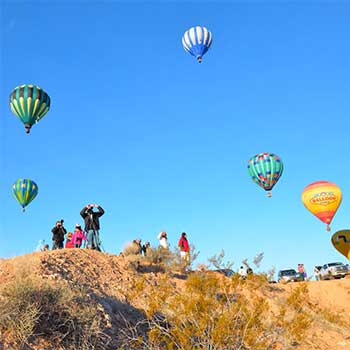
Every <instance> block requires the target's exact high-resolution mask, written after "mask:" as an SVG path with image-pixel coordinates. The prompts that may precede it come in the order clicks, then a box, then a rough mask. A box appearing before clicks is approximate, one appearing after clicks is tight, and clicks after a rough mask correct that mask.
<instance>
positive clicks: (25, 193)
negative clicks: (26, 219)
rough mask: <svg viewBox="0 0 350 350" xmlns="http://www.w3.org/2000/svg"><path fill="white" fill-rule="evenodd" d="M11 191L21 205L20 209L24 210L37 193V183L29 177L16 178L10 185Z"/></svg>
mask: <svg viewBox="0 0 350 350" xmlns="http://www.w3.org/2000/svg"><path fill="white" fill-rule="evenodd" d="M12 192H13V195H14V197H15V198H16V199H17V201H18V203H19V204H20V205H21V206H22V208H23V209H22V210H23V211H25V207H26V206H27V205H28V204H29V203H30V202H31V201H32V200H33V199H34V198H35V197H36V195H37V194H38V185H37V184H36V183H35V182H34V181H32V180H29V179H18V180H17V181H16V182H15V183H14V184H13V185H12Z"/></svg>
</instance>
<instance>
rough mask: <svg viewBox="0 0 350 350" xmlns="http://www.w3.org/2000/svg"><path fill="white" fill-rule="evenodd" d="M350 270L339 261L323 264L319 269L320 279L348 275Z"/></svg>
mask: <svg viewBox="0 0 350 350" xmlns="http://www.w3.org/2000/svg"><path fill="white" fill-rule="evenodd" d="M349 274H350V271H349V269H348V268H347V266H346V265H344V264H343V263H341V262H334V263H328V264H324V265H323V266H322V268H321V270H320V280H330V279H333V278H343V277H345V276H346V275H349Z"/></svg>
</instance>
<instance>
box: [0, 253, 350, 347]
mask: <svg viewBox="0 0 350 350" xmlns="http://www.w3.org/2000/svg"><path fill="white" fill-rule="evenodd" d="M141 273H143V274H144V276H145V278H146V280H147V283H148V284H149V285H150V286H151V287H152V286H156V285H157V280H158V279H159V278H160V276H161V273H160V272H152V270H149V271H143V272H141ZM139 274H140V273H138V272H136V271H132V270H130V269H128V262H127V261H126V260H125V258H123V257H120V256H115V255H110V254H106V253H100V252H96V251H88V250H85V249H63V250H56V251H48V252H38V253H31V254H27V255H24V256H19V257H15V258H11V259H5V260H1V261H0V285H4V284H6V283H7V282H9V281H11V280H13V279H15V278H18V277H19V276H28V275H33V276H39V277H40V278H43V279H47V280H49V281H50V280H59V279H63V280H66V281H69V283H73V284H75V285H81V286H83V287H85V288H87V289H89V290H91V291H92V292H94V293H96V296H97V297H101V305H102V306H103V308H104V309H105V310H106V313H108V309H109V308H111V304H110V303H109V302H108V300H112V299H113V300H114V305H112V306H113V307H114V308H115V307H116V306H115V300H118V302H120V307H124V308H126V309H125V311H126V314H128V317H130V319H133V318H135V319H137V317H138V311H137V308H138V305H130V307H129V309H127V308H128V307H127V306H126V305H128V303H129V301H128V291H129V290H130V288H132V285H133V281H134V279H135V277H136V275H139ZM170 282H174V283H176V286H177V288H179V289H181V288H183V287H184V279H183V276H182V277H174V278H173V279H172V280H171V281H170ZM297 286H298V283H290V284H286V285H285V284H284V285H282V284H273V285H271V287H272V288H271V293H270V294H269V295H267V296H266V298H268V299H269V300H268V301H269V303H270V304H271V305H272V306H273V304H274V303H276V300H278V299H280V295H281V293H288V292H290V291H291V290H292V289H293V288H296V287H297ZM307 286H308V290H309V295H310V298H311V301H312V302H313V303H314V304H315V305H318V306H319V307H320V308H322V309H324V310H330V311H331V312H332V313H333V314H334V313H336V314H338V315H341V316H342V315H345V316H349V315H350V278H343V279H341V280H330V281H309V282H307ZM102 297H103V299H102ZM320 318H321V315H320ZM111 322H112V323H113V322H116V320H113V319H111ZM114 328H115V330H117V329H118V325H117V324H115V325H114ZM3 341H4V340H2V339H0V349H1V348H2V347H1V343H2V342H3ZM294 348H295V349H297V350H311V349H318V350H350V323H349V324H348V326H346V327H340V326H336V325H335V324H332V325H331V324H325V323H324V322H317V320H316V322H314V325H313V327H312V331H311V333H310V335H309V336H308V339H307V346H305V345H304V346H298V345H296V346H295V347H294Z"/></svg>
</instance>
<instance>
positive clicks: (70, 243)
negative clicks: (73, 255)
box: [64, 232, 74, 248]
mask: <svg viewBox="0 0 350 350" xmlns="http://www.w3.org/2000/svg"><path fill="white" fill-rule="evenodd" d="M72 238H73V233H72V232H68V233H67V238H66V244H65V246H64V247H65V248H74V244H73V240H72Z"/></svg>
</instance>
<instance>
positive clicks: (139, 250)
mask: <svg viewBox="0 0 350 350" xmlns="http://www.w3.org/2000/svg"><path fill="white" fill-rule="evenodd" d="M157 239H158V241H159V249H164V250H169V248H170V244H169V241H168V235H167V233H166V232H165V231H162V232H160V233H159V234H158V236H157ZM178 247H179V249H180V255H181V258H182V259H183V260H185V261H187V262H189V261H190V245H189V243H188V240H187V234H186V232H182V233H181V237H180V239H179V241H178ZM150 248H151V244H150V242H146V243H145V244H144V245H142V244H141V239H140V238H138V239H134V240H133V241H132V243H131V252H132V254H135V255H137V254H141V255H142V254H143V255H144V256H147V254H148V252H149V249H150Z"/></svg>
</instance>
